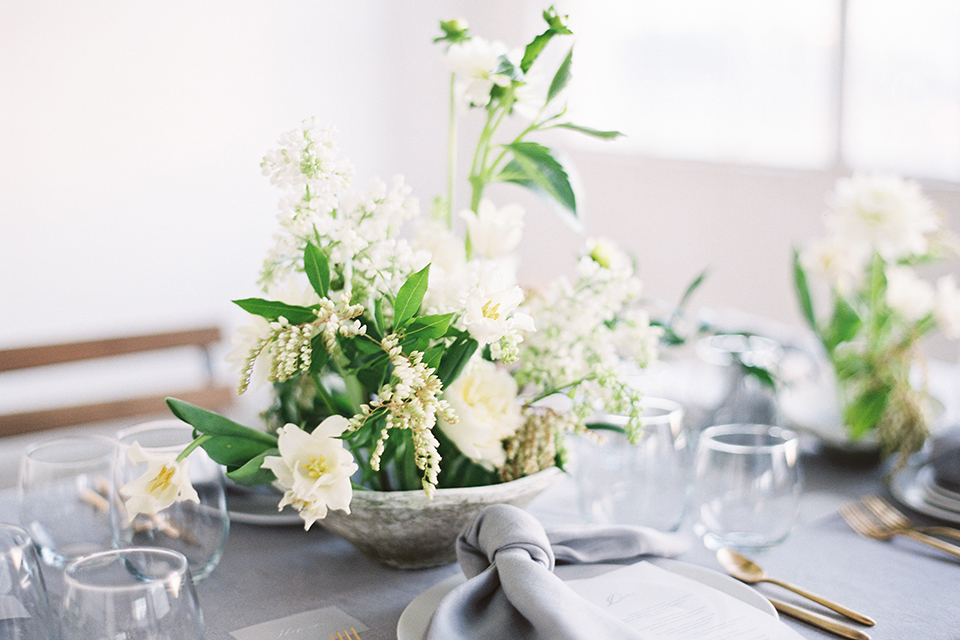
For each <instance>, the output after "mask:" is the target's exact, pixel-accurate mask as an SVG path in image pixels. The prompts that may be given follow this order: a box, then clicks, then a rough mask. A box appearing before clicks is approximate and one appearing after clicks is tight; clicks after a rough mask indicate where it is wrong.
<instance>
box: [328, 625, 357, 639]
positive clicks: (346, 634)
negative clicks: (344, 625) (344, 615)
mask: <svg viewBox="0 0 960 640" xmlns="http://www.w3.org/2000/svg"><path fill="white" fill-rule="evenodd" d="M341 634H342V635H341ZM330 640H361V638H360V636H359V635H358V634H357V630H356V629H354V628H353V627H350V631H347V630H346V629H344V630H343V631H337V635H333V634H332V633H331V634H330Z"/></svg>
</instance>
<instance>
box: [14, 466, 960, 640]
mask: <svg viewBox="0 0 960 640" xmlns="http://www.w3.org/2000/svg"><path fill="white" fill-rule="evenodd" d="M803 465H804V471H805V492H804V496H803V500H802V507H801V517H800V522H799V523H798V526H797V527H796V529H795V530H794V531H793V532H792V533H791V535H790V536H789V537H788V538H787V540H786V541H785V542H784V543H782V544H780V545H778V546H776V547H774V548H772V549H769V550H767V551H764V552H762V553H759V554H755V555H754V559H756V560H758V561H759V563H760V564H761V565H762V566H763V567H764V568H765V569H766V570H767V573H768V574H769V575H771V576H774V577H777V578H780V579H783V580H786V581H789V582H793V583H796V584H799V585H801V586H804V587H806V588H807V589H809V590H811V591H814V592H816V593H819V594H821V595H823V596H826V597H828V598H833V599H835V600H838V601H841V602H842V603H844V604H846V605H848V606H850V607H852V608H854V609H858V610H861V611H863V612H865V613H867V614H868V615H871V616H872V617H874V618H875V619H876V620H877V625H876V626H875V627H873V628H871V629H869V633H870V636H871V637H872V638H874V640H885V639H897V640H901V639H904V638H926V639H930V640H936V639H944V640H947V639H950V640H955V639H957V638H960V599H958V594H960V560H957V559H955V558H952V557H950V556H947V555H945V554H942V553H939V552H937V551H936V550H933V549H929V548H927V547H925V546H923V545H919V544H917V543H915V542H913V541H911V540H906V539H905V540H900V539H898V540H896V541H892V542H880V541H875V540H870V539H865V538H861V537H859V536H857V535H856V534H855V533H853V532H852V531H851V530H850V529H849V528H848V527H847V526H846V525H845V524H844V523H843V521H842V520H841V518H840V517H839V515H838V514H837V512H836V509H837V507H838V506H839V505H841V504H842V503H844V502H846V501H847V500H850V499H853V498H855V497H857V496H859V495H862V494H866V493H876V492H879V493H881V494H886V495H888V496H889V493H888V492H887V489H886V483H885V482H884V477H883V475H884V469H883V468H882V467H868V468H856V467H851V466H846V465H844V464H840V463H836V462H834V461H831V460H829V459H827V458H825V457H823V456H821V455H816V454H811V453H808V454H805V455H804V458H803ZM574 492H575V486H574V485H573V482H572V480H571V479H569V478H567V477H565V478H562V479H561V480H560V481H559V482H557V484H556V485H554V486H553V487H551V488H550V489H548V490H547V491H546V492H544V493H543V494H541V495H540V496H539V497H538V498H537V499H535V500H534V502H533V503H531V504H530V505H529V506H528V510H529V511H530V512H532V513H533V514H534V515H536V516H537V517H538V518H539V519H540V520H541V521H542V522H543V523H544V525H545V526H546V527H547V528H549V527H550V526H551V525H552V524H558V523H569V522H571V521H575V520H576V518H577V516H576V514H575V511H576V509H575V507H574V506H573V505H575V504H576V500H575V498H574ZM16 512H17V508H16V492H15V491H13V490H5V491H3V492H0V521H9V522H15V521H16ZM918 519H920V520H924V519H923V517H922V516H918ZM927 521H928V520H927ZM681 532H682V533H684V534H686V535H688V536H689V537H690V541H691V545H690V548H689V550H688V551H687V552H686V553H685V554H683V555H682V556H680V557H679V560H682V561H685V562H690V563H693V564H697V565H701V566H704V567H708V568H711V569H714V570H717V571H719V570H720V567H719V565H718V564H717V562H716V559H715V558H714V557H713V555H712V553H711V552H710V551H708V550H707V549H706V548H704V547H703V545H702V544H701V543H700V542H699V540H697V539H696V538H694V537H693V534H692V533H691V532H690V526H689V523H685V524H684V526H683V527H682V528H681ZM458 572H459V569H458V567H457V566H456V565H450V566H446V567H440V568H435V569H427V570H416V571H409V570H395V569H390V568H386V567H383V566H381V565H379V564H377V563H375V562H374V561H372V560H369V559H367V558H366V557H364V556H362V555H361V554H360V553H359V552H358V551H357V550H356V549H355V548H354V547H352V546H351V545H350V544H349V543H347V542H345V541H343V540H342V539H340V538H338V537H337V536H335V535H334V534H332V533H330V532H327V531H325V530H324V529H323V528H322V527H319V526H315V527H314V528H313V529H311V530H310V531H304V530H303V528H302V526H298V525H286V526H263V525H252V524H243V523H239V522H234V523H233V524H232V525H231V529H230V536H229V540H228V542H227V546H226V550H225V552H224V555H223V558H222V560H221V562H220V565H219V566H218V567H217V569H216V570H215V571H214V572H213V574H212V575H211V576H209V577H208V578H206V579H205V580H204V581H202V582H200V583H199V585H198V587H197V592H198V595H199V598H200V603H201V607H202V609H203V614H204V618H205V622H206V629H207V635H206V638H207V640H236V636H234V635H232V632H236V631H238V630H241V629H244V628H247V627H250V626H252V625H256V624H259V623H264V622H268V621H271V620H277V619H279V618H284V617H286V616H292V615H295V614H301V613H304V612H309V611H312V610H317V609H322V608H327V607H334V608H336V609H338V610H339V611H341V612H343V613H345V614H347V615H349V616H352V617H353V618H355V619H356V620H357V621H359V626H358V630H360V629H364V630H363V633H362V637H363V639H364V640H392V639H394V638H396V637H397V633H396V629H397V622H398V619H399V617H400V615H401V613H402V612H403V610H404V608H406V607H407V605H408V604H409V603H410V602H411V601H412V600H413V599H414V598H415V597H416V596H417V595H419V594H420V593H422V592H423V591H424V590H426V589H427V588H429V587H430V586H432V585H433V584H435V583H437V582H439V581H441V580H443V579H445V578H447V577H449V576H452V575H454V574H456V573H458ZM48 581H49V580H48ZM50 582H51V589H52V590H53V589H55V588H56V586H55V580H54V581H50ZM758 588H759V590H760V591H761V592H762V593H764V594H767V595H771V596H776V597H779V598H780V599H782V600H786V601H788V602H793V603H797V604H802V605H806V604H807V603H805V602H804V601H803V600H802V599H801V598H799V597H798V596H794V595H793V594H791V593H790V592H787V591H784V590H783V589H781V588H779V587H777V586H774V585H761V586H759V587H758ZM784 619H785V621H786V623H787V624H788V625H790V626H791V627H793V628H794V629H795V630H796V631H797V632H798V633H800V635H802V636H803V637H806V638H821V637H833V636H830V635H828V634H825V633H824V632H821V631H819V630H816V629H813V628H811V627H809V626H806V625H804V624H802V623H799V622H796V621H794V620H792V619H790V618H784ZM327 633H328V632H327V631H323V633H321V634H314V635H316V637H318V638H326V637H327ZM288 637H295V638H302V637H310V638H311V640H313V635H295V636H293V635H292V636H288Z"/></svg>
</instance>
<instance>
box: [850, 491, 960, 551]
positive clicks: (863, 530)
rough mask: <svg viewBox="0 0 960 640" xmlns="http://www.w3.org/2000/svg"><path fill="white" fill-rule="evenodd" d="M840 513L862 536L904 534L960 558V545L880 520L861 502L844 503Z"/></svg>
mask: <svg viewBox="0 0 960 640" xmlns="http://www.w3.org/2000/svg"><path fill="white" fill-rule="evenodd" d="M840 515H841V516H842V517H843V519H844V520H845V521H846V522H847V524H849V525H850V528H851V529H853V530H854V531H856V532H857V533H859V534H860V535H862V536H866V537H868V538H874V539H876V540H889V539H890V538H892V537H893V536H895V535H904V536H907V537H909V538H913V539H914V540H916V541H918V542H923V543H924V544H928V545H930V546H931V547H936V548H937V549H939V550H941V551H945V552H946V553H949V554H951V555H953V556H956V557H957V558H960V547H957V546H954V545H952V544H950V543H949V542H944V541H943V540H938V539H937V538H933V537H931V536H928V535H927V534H925V533H921V532H920V531H917V530H916V529H912V528H910V527H902V526H895V525H894V524H892V523H891V522H890V521H884V520H880V519H879V517H878V516H877V514H876V513H875V512H874V511H872V510H871V509H869V508H868V507H867V506H866V505H864V504H863V503H861V502H850V503H848V504H845V505H843V506H842V507H840Z"/></svg>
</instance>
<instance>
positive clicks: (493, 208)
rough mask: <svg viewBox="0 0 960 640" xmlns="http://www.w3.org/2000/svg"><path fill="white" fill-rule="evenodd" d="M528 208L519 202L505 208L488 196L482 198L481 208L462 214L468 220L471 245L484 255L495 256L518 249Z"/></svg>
mask: <svg viewBox="0 0 960 640" xmlns="http://www.w3.org/2000/svg"><path fill="white" fill-rule="evenodd" d="M523 215H524V210H523V207H521V206H520V205H518V204H508V205H507V206H505V207H503V208H502V209H497V205H495V204H494V203H493V201H492V200H489V199H488V198H483V199H482V200H480V204H479V206H477V211H476V212H473V211H470V210H469V209H464V210H463V211H461V212H460V217H461V218H463V219H464V220H465V221H466V223H467V233H468V237H469V238H470V246H471V247H473V250H474V252H476V253H477V254H479V255H480V256H483V257H484V258H490V259H491V260H492V259H495V258H499V257H500V256H503V255H506V254H508V253H510V252H511V251H513V250H514V249H516V248H517V245H518V244H520V237H521V235H522V234H523Z"/></svg>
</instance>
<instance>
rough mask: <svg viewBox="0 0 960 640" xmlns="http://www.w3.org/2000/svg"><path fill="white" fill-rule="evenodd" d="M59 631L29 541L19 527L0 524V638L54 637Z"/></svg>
mask: <svg viewBox="0 0 960 640" xmlns="http://www.w3.org/2000/svg"><path fill="white" fill-rule="evenodd" d="M59 633H60V632H59V628H58V627H57V623H56V621H55V620H54V617H53V613H52V611H51V609H50V599H49V596H48V594H47V587H46V585H45V584H44V581H43V575H42V573H41V570H40V559H39V558H38V557H37V552H36V548H35V547H34V546H33V541H32V540H31V539H30V536H29V535H27V532H26V531H25V530H24V529H22V528H21V527H18V526H16V525H12V524H0V638H4V640H56V639H57V638H59V637H60V636H59Z"/></svg>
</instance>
